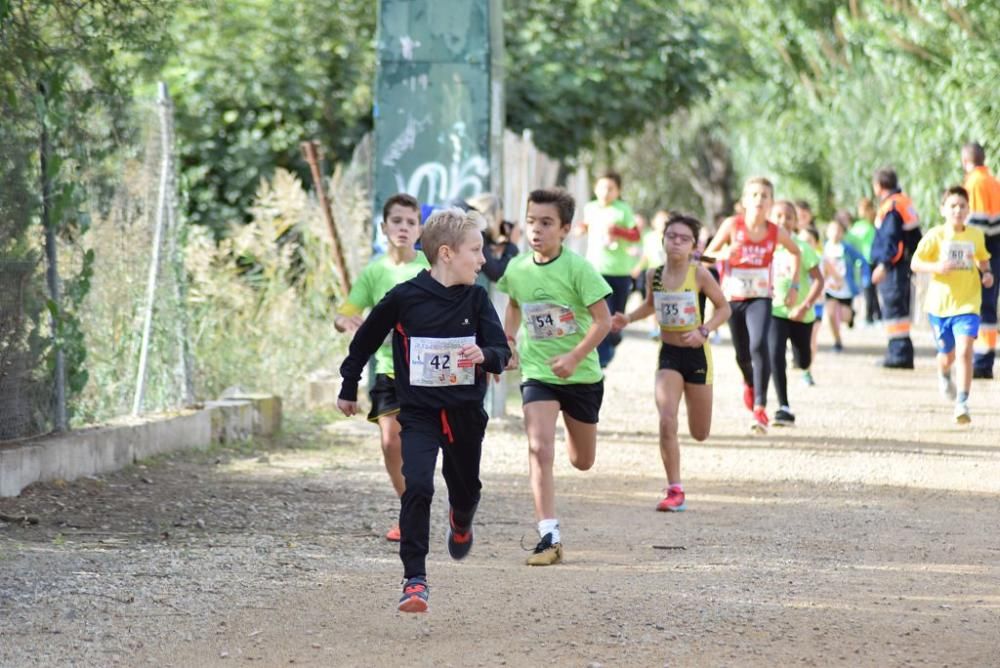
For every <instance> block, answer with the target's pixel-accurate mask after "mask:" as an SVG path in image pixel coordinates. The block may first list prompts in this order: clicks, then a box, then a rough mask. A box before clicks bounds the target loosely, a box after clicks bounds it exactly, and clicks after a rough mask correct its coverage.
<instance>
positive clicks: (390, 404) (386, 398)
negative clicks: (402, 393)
mask: <svg viewBox="0 0 1000 668" xmlns="http://www.w3.org/2000/svg"><path fill="white" fill-rule="evenodd" d="M368 396H369V397H371V399H372V409H371V411H370V412H369V413H368V421H369V422H378V419H379V418H380V417H383V416H385V415H396V414H397V413H399V399H397V398H396V381H395V380H394V379H393V378H391V377H390V376H387V375H386V374H384V373H379V374H376V375H375V386H374V387H372V389H371V391H370V392H368Z"/></svg>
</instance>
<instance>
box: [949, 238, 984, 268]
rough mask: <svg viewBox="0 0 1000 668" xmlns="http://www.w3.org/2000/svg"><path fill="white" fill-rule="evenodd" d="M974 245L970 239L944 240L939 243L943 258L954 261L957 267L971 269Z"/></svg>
mask: <svg viewBox="0 0 1000 668" xmlns="http://www.w3.org/2000/svg"><path fill="white" fill-rule="evenodd" d="M975 252H976V246H975V244H973V243H972V242H971V241H945V242H944V243H942V244H941V255H942V256H943V259H945V260H950V261H952V262H954V263H955V266H956V267H958V268H959V269H972V263H973V254H974V253H975Z"/></svg>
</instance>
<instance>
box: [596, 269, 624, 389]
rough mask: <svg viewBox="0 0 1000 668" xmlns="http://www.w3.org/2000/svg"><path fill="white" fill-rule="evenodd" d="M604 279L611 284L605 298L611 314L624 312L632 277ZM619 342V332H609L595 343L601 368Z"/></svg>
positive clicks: (605, 364)
mask: <svg viewBox="0 0 1000 668" xmlns="http://www.w3.org/2000/svg"><path fill="white" fill-rule="evenodd" d="M604 280H606V281H607V282H608V285H610V286H611V294H610V295H608V298H607V302H608V309H609V310H610V311H611V315H614V314H615V313H624V312H625V304H626V303H627V302H628V296H629V293H631V292H632V277H631V276H605V277H604ZM621 342H622V335H621V332H611V333H610V334H608V335H607V336H606V337H604V340H603V341H601V342H600V343H599V344H597V358H598V360H600V362H601V368H602V369H603V368H604V367H606V366H607V365H608V364H609V363H610V362H611V358H612V357H614V356H615V348H617V347H618V344H619V343H621Z"/></svg>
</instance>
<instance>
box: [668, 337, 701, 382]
mask: <svg viewBox="0 0 1000 668" xmlns="http://www.w3.org/2000/svg"><path fill="white" fill-rule="evenodd" d="M659 368H660V369H669V370H671V371H676V372H677V373H679V374H680V375H681V378H683V379H684V382H685V383H691V384H692V385H711V384H712V349H711V348H710V347H709V345H708V344H707V343H706V344H705V345H703V346H701V347H700V348H685V347H682V346H672V345H670V344H669V343H663V344H660V367H659Z"/></svg>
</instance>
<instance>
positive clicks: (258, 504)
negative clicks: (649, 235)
mask: <svg viewBox="0 0 1000 668" xmlns="http://www.w3.org/2000/svg"><path fill="white" fill-rule="evenodd" d="M880 343H881V340H880V338H879V336H878V335H877V333H873V332H865V331H854V332H851V333H850V334H849V336H848V338H847V346H848V351H847V352H846V353H844V354H842V355H836V356H835V355H834V354H833V353H830V352H821V355H820V359H819V360H818V362H817V364H816V366H815V375H816V378H817V381H818V383H819V384H818V386H817V387H815V388H811V389H806V388H804V387H802V386H801V385H800V384H799V377H798V373H795V372H793V373H792V383H791V385H792V400H793V407H794V408H795V409H796V413H797V416H798V421H799V423H800V424H799V425H798V426H797V427H795V428H794V429H789V430H784V431H778V430H772V433H771V434H769V435H768V436H765V437H751V436H750V435H749V434H748V433H747V430H746V426H747V414H746V412H745V411H744V410H743V409H742V407H741V403H740V392H739V385H738V381H737V377H736V370H735V364H734V363H733V360H732V349H731V348H730V347H729V346H728V345H727V344H722V345H719V346H717V347H716V367H717V370H716V373H717V384H716V388H717V390H716V420H715V425H714V434H713V436H712V438H711V439H710V440H709V441H708V442H707V443H706V444H700V445H694V444H692V443H691V442H690V440H689V439H687V438H686V434H684V437H683V438H682V453H683V458H684V462H683V466H684V472H685V483H686V488H687V491H688V505H689V510H688V511H687V512H685V513H681V514H676V515H666V514H661V513H655V512H653V510H652V509H653V505H654V504H655V502H656V500H657V494H658V493H659V490H660V487H662V484H663V481H662V475H663V474H662V467H661V466H660V464H659V455H658V449H657V441H656V435H655V430H656V416H655V411H654V410H653V408H652V396H651V383H652V371H651V369H652V368H653V365H654V364H655V347H654V345H653V344H652V343H650V342H649V341H647V340H645V339H644V338H643V337H642V332H641V330H639V329H636V330H635V331H632V332H630V336H629V337H628V338H627V339H626V342H625V343H624V344H623V347H622V348H621V349H620V353H619V358H618V359H617V360H616V361H615V363H614V365H613V366H612V368H611V370H610V373H609V377H608V387H607V393H606V402H605V410H604V411H603V413H602V423H601V433H602V437H601V442H600V445H599V451H598V460H597V465H596V466H595V468H594V469H593V470H592V471H590V472H588V473H580V472H577V471H573V470H571V469H570V468H569V467H568V464H567V463H566V458H565V456H564V455H562V454H561V453H560V457H559V458H558V460H557V461H558V465H557V474H558V481H557V484H558V492H557V499H558V504H559V507H560V515H561V518H562V524H563V538H564V542H565V545H566V563H565V564H563V565H561V566H557V567H553V568H547V569H529V568H527V567H525V566H523V565H522V562H523V558H524V556H525V553H524V552H523V551H522V550H521V547H520V543H521V542H522V540H523V543H524V545H525V546H529V545H532V544H533V543H534V542H535V540H536V538H535V534H534V530H533V519H532V517H531V498H530V492H529V490H528V487H527V480H526V468H527V464H526V456H525V446H524V439H523V437H522V435H521V432H520V426H519V423H518V422H517V421H516V420H515V419H513V418H512V419H508V420H504V421H494V423H493V424H492V426H491V430H490V433H489V435H488V437H487V438H488V440H487V454H486V458H485V460H484V465H483V470H484V484H485V488H484V497H483V503H482V505H481V513H480V515H479V516H478V517H477V527H476V530H477V534H476V546H475V548H474V551H473V554H472V555H471V556H470V558H469V559H467V560H466V561H463V562H461V563H456V562H452V561H450V560H449V559H448V558H447V553H446V551H445V549H444V528H445V524H444V513H445V506H444V504H443V503H440V501H439V502H438V503H436V504H435V510H434V518H433V521H432V522H433V523H432V531H433V532H434V535H435V536H437V537H438V539H437V540H436V541H433V542H432V552H431V555H430V560H429V564H428V567H429V570H430V582H431V587H432V589H431V613H430V614H428V615H420V616H403V615H400V614H398V613H396V612H395V611H394V602H395V600H396V598H397V597H398V593H399V585H398V583H399V576H400V572H401V568H400V565H399V560H398V557H397V555H396V554H395V551H394V549H393V547H392V546H390V545H389V544H387V543H385V542H384V541H383V540H382V539H381V538H380V537H379V536H380V534H381V532H382V531H384V529H385V528H386V527H387V526H388V525H389V524H390V523H391V522H392V521H393V517H394V514H395V512H396V503H395V501H394V499H393V498H392V497H391V494H390V493H389V485H388V482H387V480H386V479H385V474H384V472H383V471H382V469H381V463H380V459H379V456H378V453H377V447H376V445H375V442H374V440H373V438H372V437H373V434H374V432H373V431H371V430H370V429H369V428H368V427H367V425H364V424H363V423H360V422H358V421H338V422H335V423H333V424H332V425H329V426H327V427H326V428H323V427H322V424H321V421H320V422H317V423H316V424H313V425H299V427H298V428H297V429H296V430H294V431H293V432H292V433H289V434H286V435H285V436H284V437H283V438H282V439H281V440H280V441H279V442H276V443H272V444H260V443H258V444H255V445H254V446H252V447H248V448H246V449H243V450H213V451H211V452H208V453H186V454H184V455H180V456H174V457H170V458H165V459H162V460H157V461H155V462H149V463H147V464H146V465H144V466H141V467H135V468H133V469H131V470H128V471H123V472H121V473H118V474H115V475H111V476H106V477H102V478H100V479H92V480H83V481H78V482H75V483H72V484H69V485H54V484H49V485H36V486H34V487H32V488H30V489H29V490H26V491H25V493H24V494H23V495H22V496H21V497H20V498H17V499H2V500H0V513H3V514H5V515H22V514H29V515H34V516H36V517H37V518H38V519H39V523H38V524H37V525H21V524H18V523H6V524H5V523H3V522H0V620H2V621H0V665H3V666H54V665H77V666H105V665H157V666H160V665H172V666H194V665H211V666H215V665H221V666H226V665H237V664H239V665H243V664H247V665H264V666H279V665H310V666H449V665H450V666H469V665H471V666H498V665H506V666H537V665H552V666H581V667H584V666H596V665H601V666H665V665H669V666H701V665H705V666H775V665H779V666H784V665H792V664H794V665H849V666H857V665H863V666H910V665H912V666H919V665H936V666H940V665H952V666H984V665H996V656H997V652H998V651H1000V541H998V538H997V533H996V525H997V521H998V518H1000V385H998V384H997V383H977V384H976V385H975V386H974V390H973V396H972V401H971V406H972V410H973V420H974V421H973V425H972V427H971V428H959V427H956V426H953V425H952V424H951V421H950V417H951V415H950V406H948V405H947V404H945V403H942V401H941V400H940V399H938V397H937V392H936V386H935V381H934V376H933V367H932V357H931V356H930V339H929V335H928V334H927V333H926V332H918V335H917V345H918V348H919V349H920V360H919V362H918V369H917V370H916V371H915V372H913V373H905V372H883V371H879V370H875V369H874V368H873V366H872V362H873V360H874V359H875V357H876V356H877V354H878V353H879V351H880ZM824 348H825V346H824ZM515 406H516V403H515ZM515 410H516V409H515ZM438 489H439V490H443V489H444V486H443V482H441V481H440V479H439V484H438Z"/></svg>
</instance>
